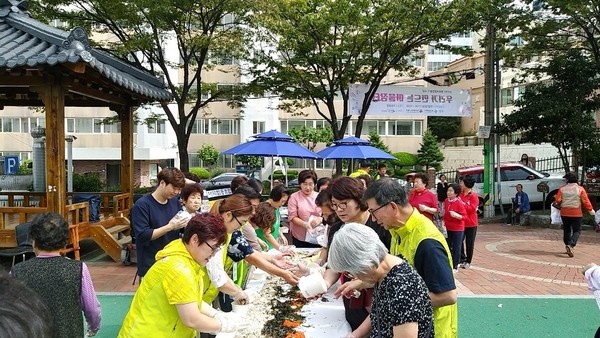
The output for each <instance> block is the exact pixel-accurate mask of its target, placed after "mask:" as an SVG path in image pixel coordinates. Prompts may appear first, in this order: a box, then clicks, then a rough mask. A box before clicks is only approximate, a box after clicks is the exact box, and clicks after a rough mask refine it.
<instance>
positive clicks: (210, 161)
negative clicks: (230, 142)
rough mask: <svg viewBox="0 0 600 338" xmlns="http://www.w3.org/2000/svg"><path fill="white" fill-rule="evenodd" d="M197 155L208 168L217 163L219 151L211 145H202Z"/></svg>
mask: <svg viewBox="0 0 600 338" xmlns="http://www.w3.org/2000/svg"><path fill="white" fill-rule="evenodd" d="M197 154H198V158H199V159H201V160H202V162H203V163H204V164H205V165H208V166H211V165H215V164H217V161H219V151H218V150H217V148H215V146H213V145H212V144H203V145H202V147H200V149H198V152H197Z"/></svg>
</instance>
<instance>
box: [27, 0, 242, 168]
mask: <svg viewBox="0 0 600 338" xmlns="http://www.w3.org/2000/svg"><path fill="white" fill-rule="evenodd" d="M252 4H253V3H251V2H250V3H249V2H246V1H242V0H206V1H193V0H177V1H159V2H157V1H150V0H131V1H121V0H86V1H79V0H47V1H39V2H36V3H35V4H34V5H32V6H31V11H32V13H33V15H34V17H36V18H38V19H42V20H46V21H52V20H54V19H58V20H60V21H61V22H65V23H66V25H67V27H66V30H67V31H68V30H69V28H72V27H75V26H80V27H82V28H84V29H85V30H87V31H88V32H90V31H91V30H92V29H93V30H94V32H95V33H99V35H101V34H105V35H108V36H111V37H113V39H103V40H98V41H90V42H91V43H92V44H93V45H95V46H97V47H100V48H102V49H106V50H109V51H111V52H112V53H114V54H115V55H117V56H119V57H121V58H122V59H124V60H127V61H128V62H129V63H132V64H133V65H134V66H136V67H138V68H140V69H146V70H147V71H148V72H150V73H152V74H156V75H163V78H164V80H165V81H166V87H167V88H168V90H169V91H170V92H171V93H172V94H173V95H174V97H175V99H174V100H173V101H172V103H173V105H166V104H163V105H162V107H163V109H164V113H165V114H166V115H167V116H168V120H169V122H170V123H171V126H172V127H173V129H174V130H175V134H176V135H177V146H178V150H179V155H180V163H181V165H180V168H181V169H182V170H183V171H187V170H188V169H189V160H188V150H187V148H188V143H189V137H190V133H191V131H192V128H191V127H190V126H191V124H192V123H194V121H195V120H196V118H197V117H198V114H199V112H200V110H201V109H202V108H203V107H205V106H206V105H207V104H208V103H209V102H212V101H227V103H228V104H230V105H231V106H239V105H240V103H241V101H242V100H243V95H244V91H243V88H241V87H236V88H228V87H225V86H222V87H220V88H217V86H215V85H214V84H206V83H204V82H202V77H201V71H204V70H215V71H221V72H228V71H229V70H228V69H227V67H218V65H220V64H226V63H228V62H224V61H225V60H227V59H230V60H231V59H232V58H233V59H240V58H241V57H242V56H243V54H244V53H246V52H247V46H248V45H249V43H248V42H247V41H248V38H249V37H248V34H249V33H250V30H248V29H247V28H246V27H247V26H245V25H244V24H243V23H244V22H246V21H247V19H248V18H247V15H248V14H249V13H251V12H252V11H253V8H252ZM224 22H227V24H226V25H225V24H224ZM190 28H193V29H190ZM170 37H176V38H177V40H176V42H177V44H172V45H170V46H172V47H173V48H177V54H176V55H178V56H179V60H176V61H175V62H173V61H172V60H169V59H167V58H165V57H164V56H165V55H164V53H163V52H162V51H163V50H164V46H165V41H166V40H167V39H169V38H170ZM173 68H179V69H180V70H181V74H185V75H184V76H179V77H173V76H170V75H169V74H170V73H169V70H170V69H173ZM205 87H208V88H210V90H208V88H205ZM198 92H201V93H209V92H210V95H209V96H208V97H203V96H202V95H201V94H200V93H198ZM173 106H175V109H173V108H172V107H173Z"/></svg>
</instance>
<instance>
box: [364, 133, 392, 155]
mask: <svg viewBox="0 0 600 338" xmlns="http://www.w3.org/2000/svg"><path fill="white" fill-rule="evenodd" d="M369 142H371V145H372V146H373V147H375V148H377V149H380V150H383V151H385V152H386V153H388V154H391V151H390V148H388V146H387V144H385V143H384V142H383V140H382V139H381V136H380V135H379V133H378V132H377V130H371V132H370V133H369Z"/></svg>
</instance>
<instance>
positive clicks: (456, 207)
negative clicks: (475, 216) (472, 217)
mask: <svg viewBox="0 0 600 338" xmlns="http://www.w3.org/2000/svg"><path fill="white" fill-rule="evenodd" d="M450 211H454V212H456V213H459V214H460V215H461V216H462V217H463V218H462V219H456V218H454V217H452V216H450ZM466 217H467V210H466V209H465V204H464V203H463V201H461V199H460V198H456V199H455V200H454V201H453V202H450V201H448V199H447V198H446V200H445V201H444V224H445V225H446V230H448V231H465V218H466Z"/></svg>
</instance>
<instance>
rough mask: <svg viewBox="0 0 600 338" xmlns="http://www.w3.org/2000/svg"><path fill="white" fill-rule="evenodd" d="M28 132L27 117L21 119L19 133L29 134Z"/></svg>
mask: <svg viewBox="0 0 600 338" xmlns="http://www.w3.org/2000/svg"><path fill="white" fill-rule="evenodd" d="M32 119H33V118H32ZM30 131H31V130H29V118H27V117H23V118H21V132H22V133H29V132H30Z"/></svg>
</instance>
